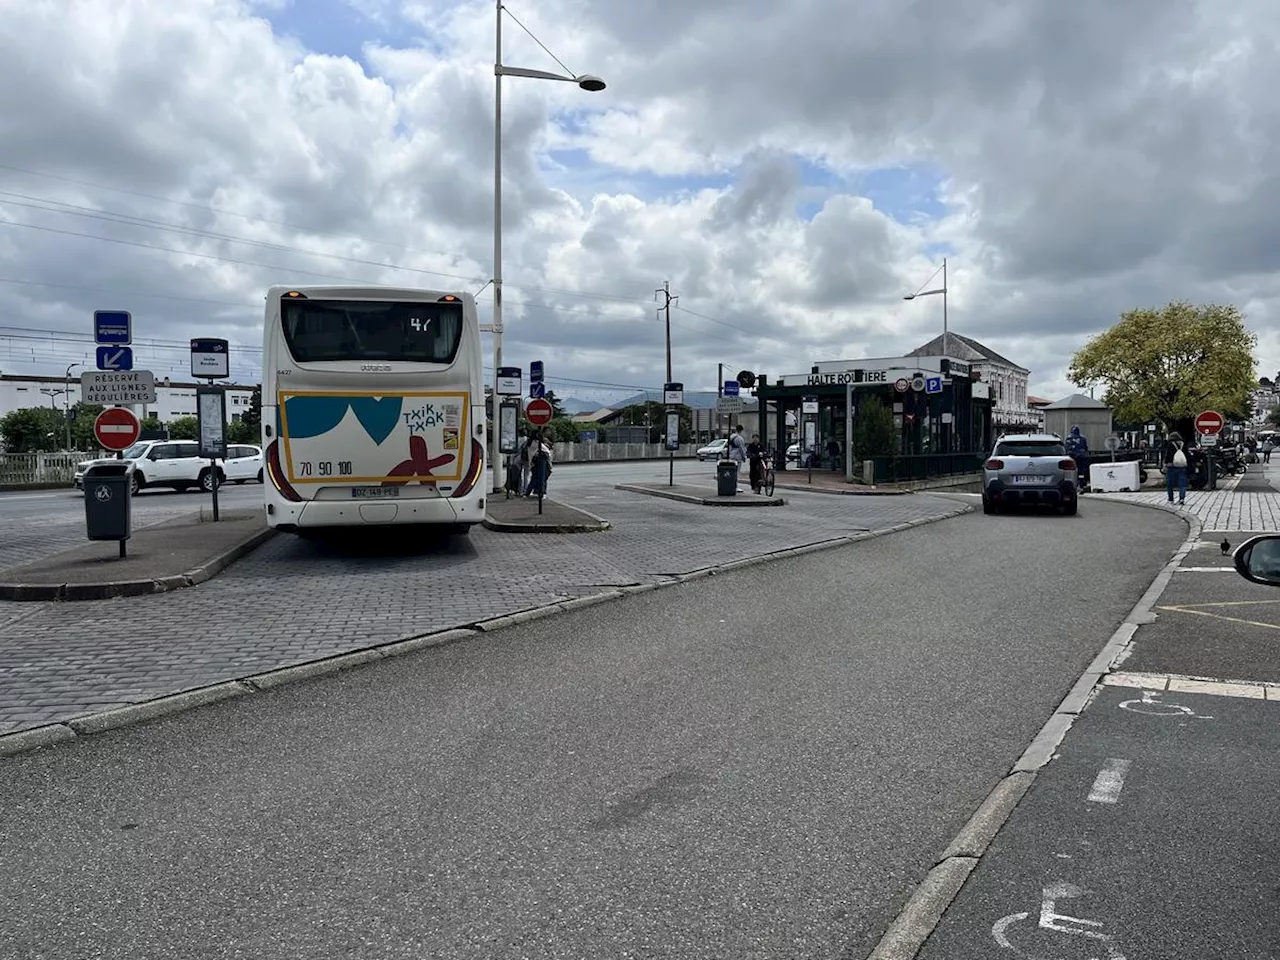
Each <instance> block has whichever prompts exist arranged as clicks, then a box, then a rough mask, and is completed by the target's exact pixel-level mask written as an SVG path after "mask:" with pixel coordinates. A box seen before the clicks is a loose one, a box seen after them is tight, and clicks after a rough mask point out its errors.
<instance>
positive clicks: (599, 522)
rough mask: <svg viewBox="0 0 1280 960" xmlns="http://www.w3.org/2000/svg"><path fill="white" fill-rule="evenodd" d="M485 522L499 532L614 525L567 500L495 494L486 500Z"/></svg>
mask: <svg viewBox="0 0 1280 960" xmlns="http://www.w3.org/2000/svg"><path fill="white" fill-rule="evenodd" d="M484 525H485V526H486V527H488V528H489V529H490V530H493V531H496V532H497V533H600V532H601V531H603V530H608V529H609V528H610V526H612V525H611V524H610V523H609V521H608V520H605V519H604V518H603V517H597V516H596V515H595V514H594V513H588V512H587V511H586V510H579V509H578V508H577V507H571V506H569V505H568V504H567V503H561V502H560V501H558V500H552V499H550V498H549V497H543V498H542V512H541V513H539V512H538V498H537V497H510V498H507V497H503V496H502V495H501V494H495V495H494V496H491V497H489V499H488V500H487V501H486V502H485V517H484Z"/></svg>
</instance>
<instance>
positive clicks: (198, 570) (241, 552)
mask: <svg viewBox="0 0 1280 960" xmlns="http://www.w3.org/2000/svg"><path fill="white" fill-rule="evenodd" d="M272 533H273V531H271V530H269V529H268V528H267V525H266V521H265V519H264V518H263V515H262V511H261V510H239V511H224V512H223V513H222V515H221V518H220V519H219V520H218V522H217V523H214V522H213V517H212V514H211V513H210V512H209V511H207V510H196V511H194V512H193V513H192V514H189V515H188V516H186V517H181V518H179V519H176V520H167V521H163V522H161V523H157V524H151V525H150V526H146V527H143V528H141V529H137V530H134V531H133V536H132V537H130V538H129V540H128V541H126V545H125V556H123V557H121V556H120V553H119V544H118V543H117V542H116V541H102V540H99V541H88V542H82V543H81V544H80V545H79V546H77V547H74V548H72V549H70V550H64V551H62V552H61V553H55V554H53V555H52V556H49V557H45V558H44V559H41V560H36V561H34V562H32V563H26V564H23V565H21V566H17V567H10V568H9V569H7V570H0V599H4V600H14V601H27V602H31V601H42V600H104V599H107V598H110V597H132V596H138V595H141V594H148V593H163V592H165V591H167V590H178V589H181V588H182V587H190V586H193V585H194V584H197V583H203V582H204V581H205V580H208V579H209V578H210V577H212V576H216V575H217V574H218V573H220V572H221V571H223V570H225V569H226V568H227V567H228V566H230V565H231V564H232V563H234V562H235V561H236V560H238V559H240V558H241V557H243V556H245V555H246V554H247V553H249V552H250V551H251V550H253V549H254V548H255V547H257V546H258V545H259V544H261V543H263V542H264V541H266V540H267V539H268V538H269V537H270V536H271V535H272Z"/></svg>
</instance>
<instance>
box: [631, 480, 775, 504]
mask: <svg viewBox="0 0 1280 960" xmlns="http://www.w3.org/2000/svg"><path fill="white" fill-rule="evenodd" d="M614 489H615V490H626V491H627V492H628V493H641V494H644V495H645V496H647V497H662V498H663V499H664V500H678V501H680V502H681V503H695V504H698V505H699V506H703V507H782V506H786V503H787V501H786V500H784V499H782V497H759V496H756V495H755V494H754V493H750V494H743V495H742V497H741V499H739V498H738V497H736V496H735V497H734V498H733V499H731V500H718V499H713V498H711V497H695V496H692V495H690V494H687V493H675V492H674V491H670V490H655V489H654V488H653V487H647V486H644V485H642V484H638V483H617V484H614Z"/></svg>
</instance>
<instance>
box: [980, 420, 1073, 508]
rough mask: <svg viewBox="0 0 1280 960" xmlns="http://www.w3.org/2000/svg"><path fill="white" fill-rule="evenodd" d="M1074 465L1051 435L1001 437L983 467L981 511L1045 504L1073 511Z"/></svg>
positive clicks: (1060, 441)
mask: <svg viewBox="0 0 1280 960" xmlns="http://www.w3.org/2000/svg"><path fill="white" fill-rule="evenodd" d="M1076 486H1077V474H1076V462H1075V460H1073V459H1072V458H1071V457H1069V456H1067V448H1066V446H1065V445H1064V444H1063V442H1062V438H1061V437H1059V436H1057V435H1055V434H1052V433H1020V434H1009V435H1007V436H1002V437H1001V438H1000V439H999V440H997V441H996V446H995V449H994V450H993V451H992V452H991V456H990V457H989V458H988V459H987V460H986V462H985V463H983V465H982V512H983V513H998V512H999V511H1000V510H1001V509H1003V508H1004V507H1006V506H1022V505H1034V504H1044V505H1048V506H1054V507H1057V508H1058V509H1059V510H1060V511H1061V512H1062V513H1063V514H1065V515H1067V516H1071V515H1072V514H1074V513H1075V512H1076V506H1077V503H1078V500H1077V496H1076V493H1077V490H1076Z"/></svg>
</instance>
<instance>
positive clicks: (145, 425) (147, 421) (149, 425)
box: [142, 413, 164, 435]
mask: <svg viewBox="0 0 1280 960" xmlns="http://www.w3.org/2000/svg"><path fill="white" fill-rule="evenodd" d="M142 432H143V434H144V435H145V434H152V433H163V432H164V424H163V423H161V422H160V418H159V417H157V416H156V415H155V414H154V413H153V414H151V416H149V417H143V418H142Z"/></svg>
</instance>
